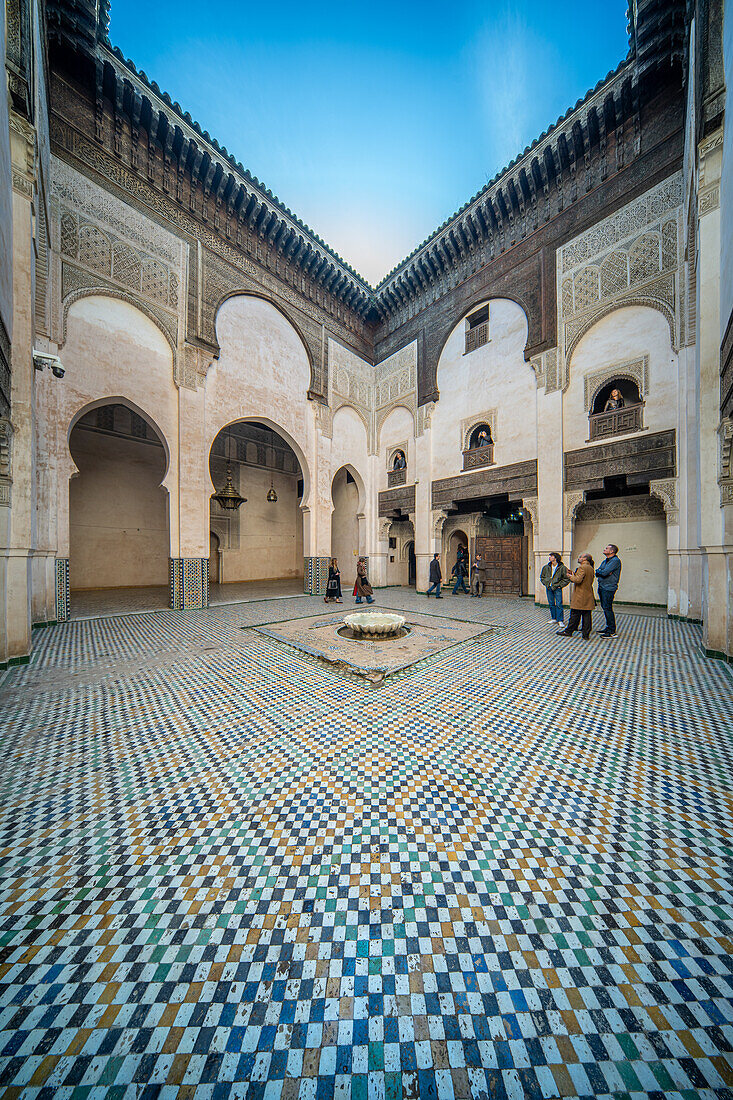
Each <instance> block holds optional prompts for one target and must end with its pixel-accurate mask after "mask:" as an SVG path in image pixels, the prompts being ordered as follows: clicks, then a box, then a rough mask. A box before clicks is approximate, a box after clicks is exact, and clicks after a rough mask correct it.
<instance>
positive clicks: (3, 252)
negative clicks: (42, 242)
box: [0, 8, 13, 336]
mask: <svg viewBox="0 0 733 1100" xmlns="http://www.w3.org/2000/svg"><path fill="white" fill-rule="evenodd" d="M6 10H7V9H6V8H4V11H6ZM5 49H6V46H5V15H4V14H3V17H2V19H0V57H5ZM0 89H1V92H2V94H0V317H2V319H3V323H4V325H5V328H6V329H7V332H8V335H9V336H12V328H13V187H12V176H11V169H10V132H9V129H8V126H9V118H8V81H7V73H6V70H5V66H4V65H3V67H2V79H1V80H0Z"/></svg>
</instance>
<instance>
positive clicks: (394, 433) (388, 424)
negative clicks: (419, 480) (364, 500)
mask: <svg viewBox="0 0 733 1100" xmlns="http://www.w3.org/2000/svg"><path fill="white" fill-rule="evenodd" d="M395 447H403V448H404V450H405V454H406V456H407V484H408V485H410V484H411V483H412V482H413V481H414V480H415V460H416V458H415V419H414V417H413V415H412V412H411V411H410V410H409V409H408V408H406V407H405V406H404V405H398V406H397V407H396V408H394V409H392V411H391V412H390V413H388V414H387V416H386V417H385V420H384V423H383V424H382V426H381V429H380V432H379V486H378V488H379V489H386V488H387V460H388V458H389V454H390V452H391V451H392V450H393V449H394V448H395Z"/></svg>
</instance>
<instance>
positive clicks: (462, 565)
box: [451, 548, 468, 596]
mask: <svg viewBox="0 0 733 1100" xmlns="http://www.w3.org/2000/svg"><path fill="white" fill-rule="evenodd" d="M451 577H455V579H456V583H455V584H454V585H453V591H452V593H451V595H452V596H457V595H458V591H459V589H460V590H461V591H462V592H465V593H466V595H468V589H467V588H466V559H465V558H464V557H463V554H461V553H460V548H459V554H458V557H457V558H456V564H455V565H454V566H453V568H452V570H451Z"/></svg>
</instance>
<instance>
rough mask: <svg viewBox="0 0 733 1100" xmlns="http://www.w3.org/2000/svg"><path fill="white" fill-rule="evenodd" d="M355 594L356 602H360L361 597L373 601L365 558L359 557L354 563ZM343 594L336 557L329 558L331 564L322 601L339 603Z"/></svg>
mask: <svg viewBox="0 0 733 1100" xmlns="http://www.w3.org/2000/svg"><path fill="white" fill-rule="evenodd" d="M353 594H354V595H355V596H356V601H355V602H356V603H361V601H362V600H363V599H366V602H367V603H374V595H373V592H372V586H371V585H370V583H369V577H368V575H367V567H366V558H359V560H358V561H357V563H356V580H355V581H354V593H353ZM342 599H343V596H342V594H341V571H340V569H339V563H338V559H337V558H331V564H330V565H329V567H328V583H327V584H326V595H325V596H324V597H323V602H324V603H331V602H332V601H333V602H334V603H341V601H342Z"/></svg>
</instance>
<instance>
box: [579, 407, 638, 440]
mask: <svg viewBox="0 0 733 1100" xmlns="http://www.w3.org/2000/svg"><path fill="white" fill-rule="evenodd" d="M643 409H644V406H643V405H626V407H625V408H623V409H612V410H611V411H609V412H601V413H591V415H590V416H589V417H588V421H589V423H590V441H591V442H592V441H593V440H596V439H608V437H609V436H612V435H624V434H625V433H626V432H639V431H641V429H642V427H643V426H644V425H643V424H642V412H643Z"/></svg>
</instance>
